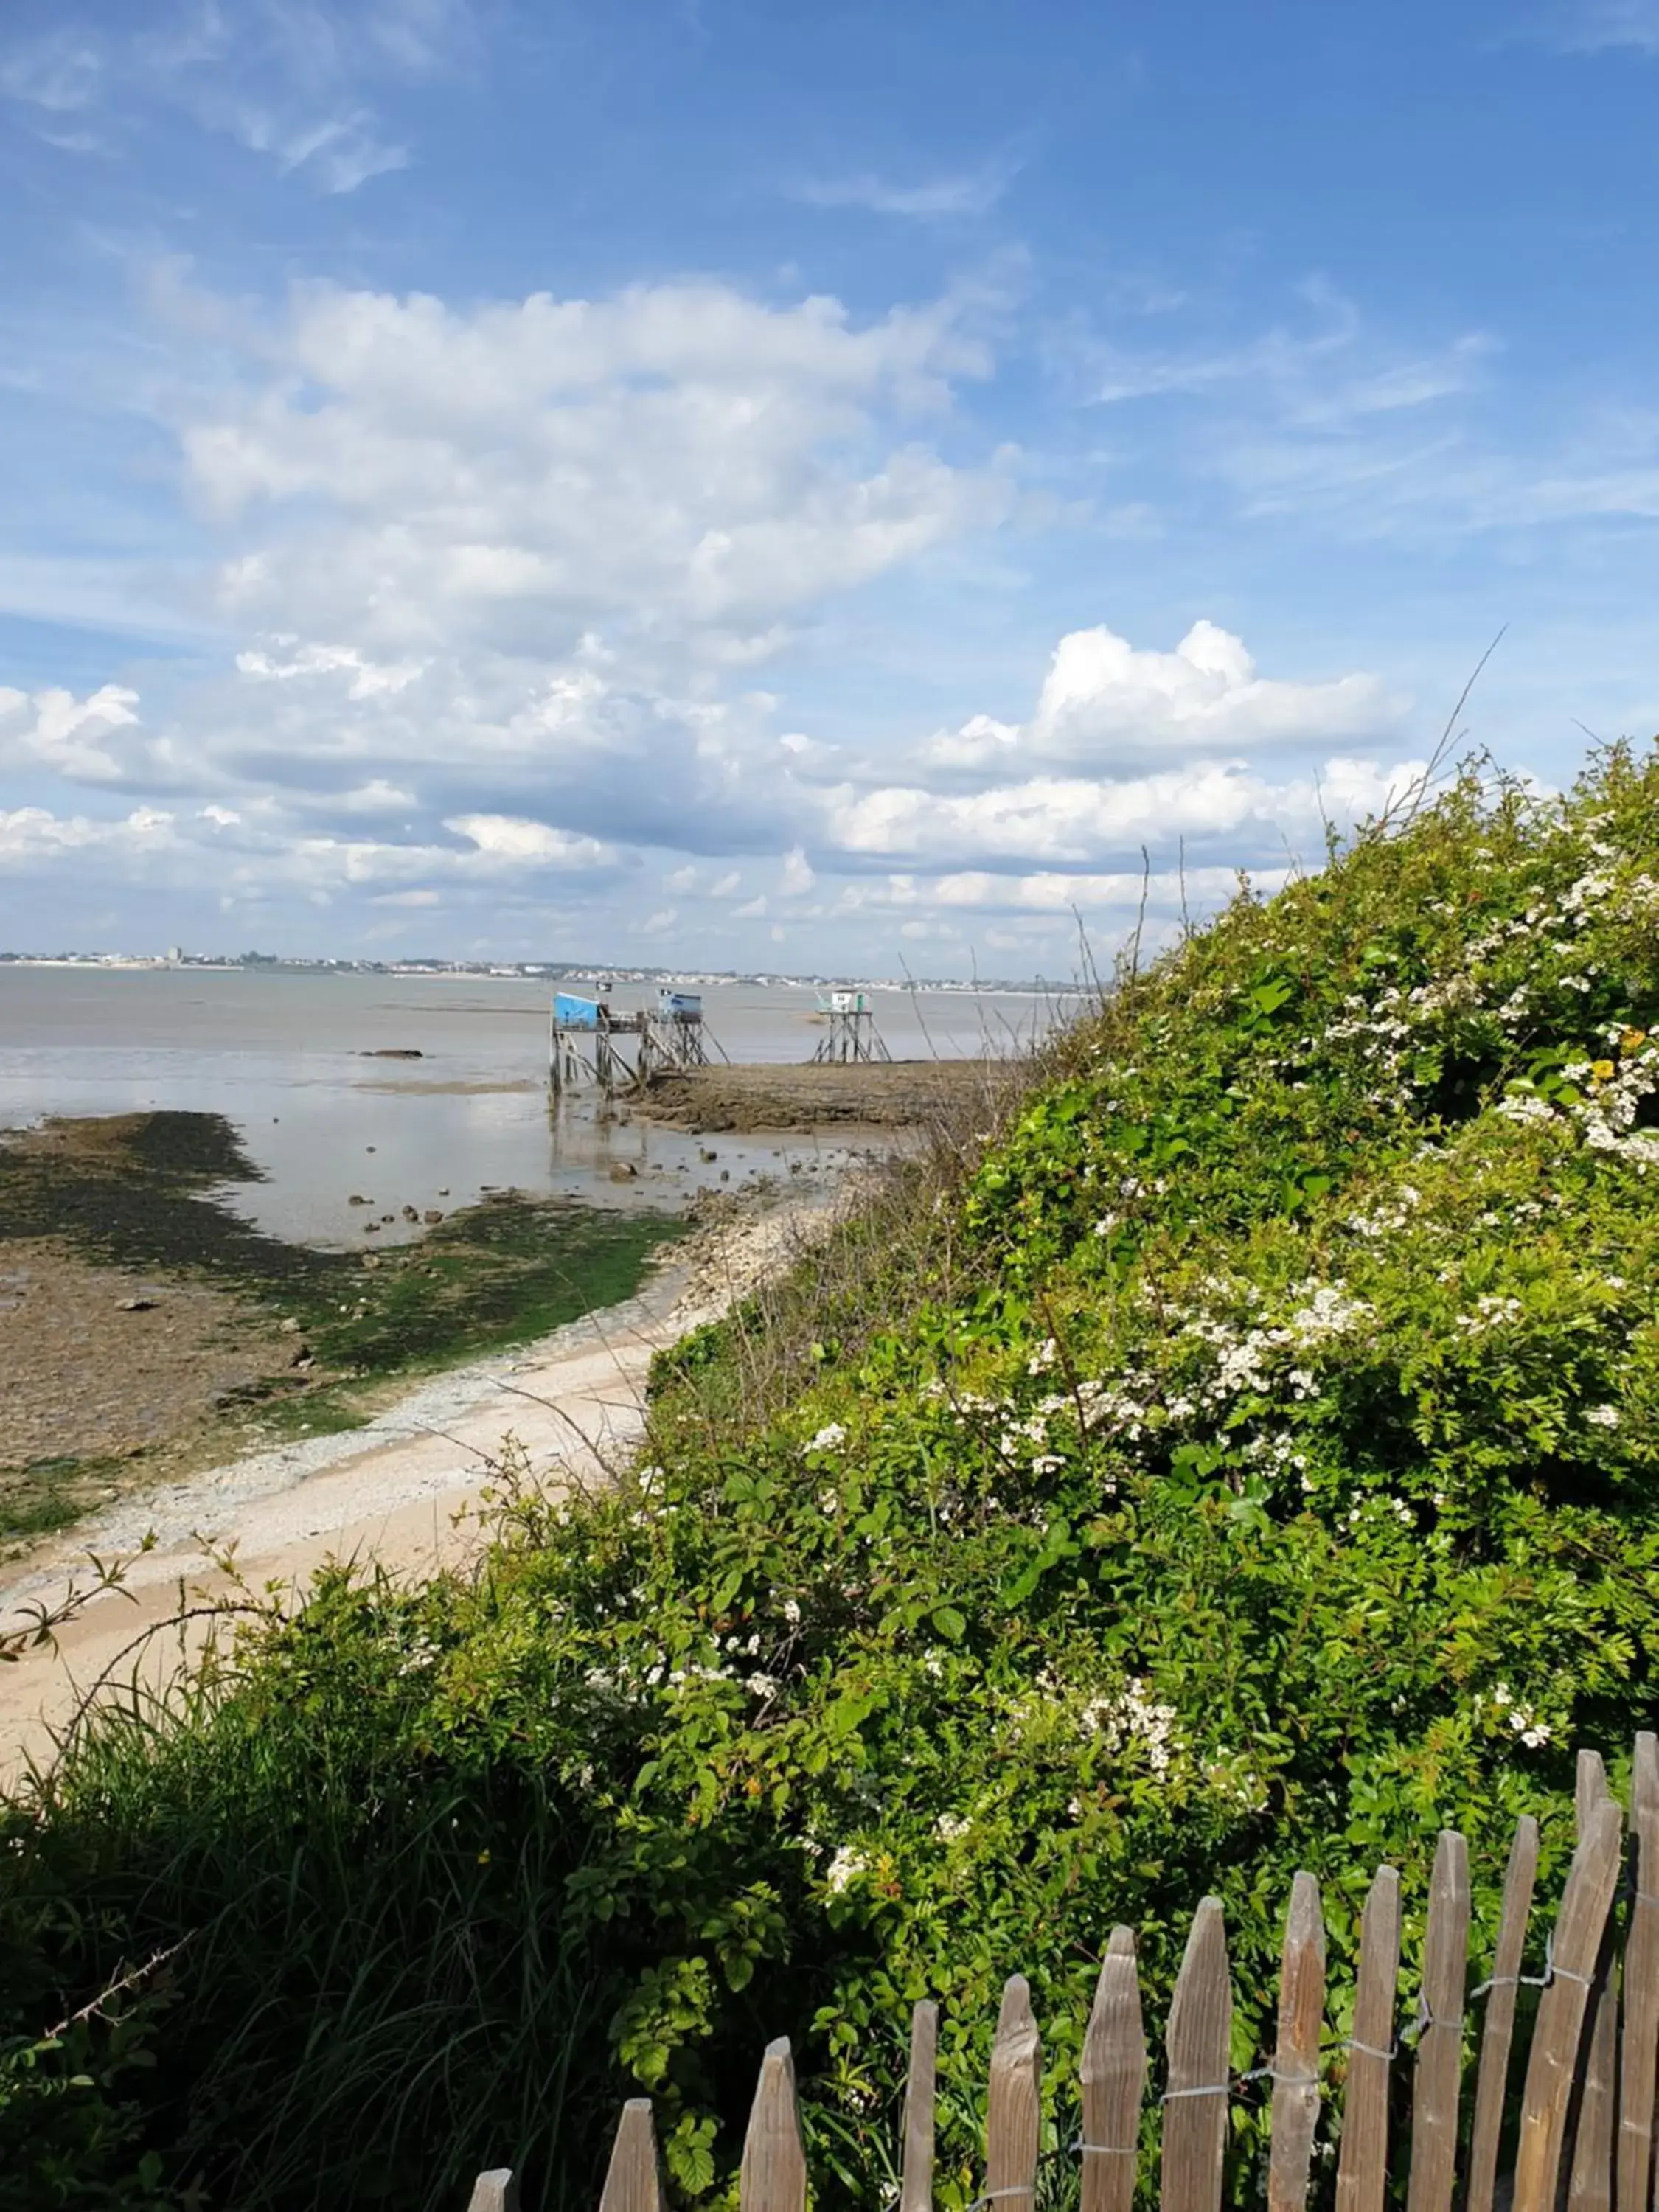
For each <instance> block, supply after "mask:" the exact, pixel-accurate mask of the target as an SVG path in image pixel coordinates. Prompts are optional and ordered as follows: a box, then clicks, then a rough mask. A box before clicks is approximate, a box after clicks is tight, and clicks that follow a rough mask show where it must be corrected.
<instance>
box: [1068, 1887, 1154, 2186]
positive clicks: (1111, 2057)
mask: <svg viewBox="0 0 1659 2212" xmlns="http://www.w3.org/2000/svg"><path fill="white" fill-rule="evenodd" d="M1082 2088H1083V2143H1082V2158H1083V2203H1082V2212H1129V2206H1130V2203H1131V2202H1132V2200H1133V2197H1134V2190H1135V2169H1136V2166H1137V2164H1138V2162H1139V2149H1140V2107H1141V2100H1142V2099H1143V2098H1144V2096H1145V2095H1146V2030H1145V2028H1144V2027H1143V2026H1142V2023H1141V2017H1140V1983H1139V1977H1138V1976H1137V1974H1136V1972H1135V1939H1134V1936H1133V1934H1132V1933H1131V1931H1130V1930H1129V1929H1127V1928H1114V1929H1113V1930H1112V1936H1111V1941H1110V1942H1109V1944H1108V1945H1107V1947H1106V1955H1105V1957H1104V1958H1103V1960H1101V1962H1100V1979H1099V1980H1098V1982H1097V1984H1095V2002H1094V2008H1093V2009H1092V2010H1091V2013H1090V2015H1089V2027H1088V2032H1087V2033H1086V2034H1085V2037H1084V2040H1083V2069H1082Z"/></svg>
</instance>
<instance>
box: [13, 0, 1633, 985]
mask: <svg viewBox="0 0 1659 2212" xmlns="http://www.w3.org/2000/svg"><path fill="white" fill-rule="evenodd" d="M1656 101H1659V0H1538V4H1537V5H1536V6H1533V7H1530V8H1529V7H1528V6H1526V5H1524V4H1523V5H1521V6H1516V5H1513V4H1510V5H1505V6H1503V7H1498V6H1496V5H1492V6H1486V5H1479V4H1468V5H1465V6H1463V7H1462V8H1458V9H1447V8H1445V7H1443V6H1441V7H1435V8H1430V7H1428V6H1426V5H1422V4H1419V3H1418V0H1396V4H1395V6H1393V7H1391V8H1389V9H1371V8H1364V7H1354V8H1347V9H1333V8H1330V7H1329V6H1328V5H1326V6H1317V7H1316V6H1314V5H1311V4H1309V5H1302V4H1294V5H1292V4H1276V5H1272V6H1268V7H1264V8H1258V9H1237V8H1236V7H1223V6H1220V5H1217V4H1207V0H1206V4H1198V0H1164V4H1162V5H1158V6H1152V5H1150V4H1138V5H1133V6H1132V5H1117V6H1113V5H1096V6H1092V7H1083V6H1076V5H1066V4H1058V0H1027V4H1025V5H1024V6H1021V7H1019V8H1018V9H1017V8H1014V7H1012V6H1006V5H990V4H986V3H985V0H968V4H963V0H954V4H951V5H950V6H948V7H947V6H945V5H942V4H933V0H909V4H908V5H906V6H905V7H903V8H902V9H895V8H893V7H891V6H884V7H876V6H870V7H848V6H844V5H840V4H836V0H819V4H815V5H813V6H811V7H806V6H797V5H784V4H773V5H770V6H764V7H763V6H760V5H757V4H753V0H745V4H735V0H675V4H671V5H658V4H654V0H611V4H608V5H605V6H597V5H586V4H580V5H571V6H555V5H544V4H539V0H538V4H533V5H532V0H471V4H469V3H468V0H217V4H212V0H152V4H149V5H147V6H146V7H145V8H143V9H134V8H133V7H131V5H129V4H125V0H121V3H120V4H118V0H10V3H9V6H8V7H7V9H5V11H4V13H3V16H0V202H3V208H4V210H5V219H4V221H3V222H0V484H3V487H4V496H3V499H0V947H9V948H11V949H15V950H46V949H51V948H52V947H56V946H60V945H79V946H98V945H129V946H153V945H165V944H167V943H169V942H174V941H182V942H184V943H185V944H186V945H191V946H196V947H202V948H208V947H216V948H225V949H240V948H242V947H245V946H252V945H258V946H259V947H261V948H264V949H274V950H278V951H331V952H338V953H368V954H374V955H380V956H382V957H392V956H396V955H397V954H398V953H406V952H414V951H442V952H448V953H454V954H476V955H484V956H495V957H532V958H535V957H546V958H563V957H584V956H587V955H592V956H594V957H601V958H605V959H609V960H613V961H621V960H625V959H633V958H637V959H641V960H654V961H660V962H663V963H677V962H678V963H684V964H687V965H692V966H704V965H708V966H728V965H737V966H757V965H761V966H772V967H776V968H781V969H788V968H797V969H799V968H820V967H840V968H849V969H851V968H857V969H873V970H877V971H880V972H890V971H892V970H894V969H896V968H897V967H898V966H899V965H900V963H906V964H908V966H909V967H910V968H911V969H913V970H914V971H915V972H917V973H921V974H949V973H956V974H966V973H970V972H974V971H975V970H977V972H979V973H981V974H1008V975H1026V974H1030V973H1033V972H1038V971H1041V972H1044V973H1048V974H1055V973H1066V972H1069V971H1070V969H1071V968H1072V966H1073V960H1074V951H1073V947H1074V945H1075V939H1076V921H1075V915H1076V914H1077V913H1081V914H1082V915H1083V916H1084V918H1085V921H1086V922H1087V924H1088V926H1089V927H1090V929H1091V933H1094V934H1095V936H1096V937H1097V939H1099V940H1100V941H1101V942H1102V943H1103V945H1109V944H1110V943H1111V942H1112V941H1113V940H1114V939H1115V938H1117V937H1118V936H1119V935H1120V934H1121V932H1122V930H1123V929H1124V928H1125V927H1127V924H1128V921H1129V920H1130V918H1131V917H1132V915H1133V912H1134V910H1135V908H1136V907H1137V905H1138V902H1139V897H1140V878H1141V873H1142V870H1143V866H1145V865H1147V864H1150V866H1151V868H1152V886H1151V893H1150V902H1149V905H1150V913H1151V917H1152V927H1153V928H1154V930H1155V931H1157V930H1159V929H1163V928H1166V927H1169V926H1170V923H1171V921H1172V918H1173V916H1174V915H1175V914H1176V912H1177V911H1178V907H1179V901H1180V881H1179V873H1180V871H1181V869H1182V868H1183V867H1184V870H1185V875H1186V888H1187V893H1188V900H1189V902H1191V903H1193V904H1200V905H1201V904H1203V903H1206V902H1212V901H1213V900H1214V899H1216V898H1218V897H1219V896H1223V895H1224V893H1225V887H1226V886H1227V885H1228V884H1230V883H1231V879H1232V872H1233V871H1234V870H1235V869H1237V868H1238V867H1241V866H1243V867H1247V868H1249V869H1250V870H1252V871H1253V872H1255V873H1256V874H1257V875H1258V877H1259V878H1261V879H1262V880H1263V881H1266V882H1268V883H1271V882H1273V881H1274V880H1277V878H1278V875H1279V872H1282V871H1283V870H1284V868H1285V866H1288V865H1291V862H1292V861H1293V860H1295V859H1297V858H1298V857H1300V858H1304V859H1310V860H1311V859H1313V858H1316V855H1317V854H1318V852H1319V851H1320V849H1321V848H1322V835H1323V832H1322V822H1323V821H1324V820H1325V819H1326V818H1336V819H1339V820H1345V819H1352V818H1354V817H1358V816H1360V815H1363V814H1364V812H1365V811H1367V810H1368V809H1370V808H1373V807H1375V806H1376V805H1378V804H1380V803H1381V802H1382V801H1383V799H1384V798H1385V797H1386V795H1387V793H1388V792H1389V789H1390V788H1391V787H1395V786H1396V785H1397V784H1398V782H1399V781H1400V780H1401V776H1402V775H1405V774H1408V773H1409V763H1412V762H1413V761H1415V760H1419V759H1421V758H1422V757H1424V755H1425V753H1426V752H1427V751H1428V750H1430V749H1431V746H1432V744H1433V742H1434V740H1435V738H1436V737H1437V734H1438V732H1439V729H1440V726H1441V725H1442V723H1443V721H1444V719H1445V717H1446V715H1447V714H1448V713H1449V710H1450V708H1451V704H1452V702H1453V701H1454V700H1455V697H1456V696H1457V694H1458V691H1459V690H1460V689H1461V687H1462V683H1463V681H1464V679H1465V678H1466V677H1467V675H1468V672H1469V671H1470V669H1471V668H1472V667H1473V665H1474V663H1475V661H1476V660H1477V659H1478V658H1479V656H1480V653H1481V652H1482V651H1483V650H1484V648H1485V647H1486V645H1487V644H1488V642H1489V641H1491V640H1492V637H1493V635H1495V634H1496V633H1497V632H1498V629H1500V628H1502V627H1504V626H1505V625H1507V628H1506V629H1505V633H1504V640H1503V642H1502V644H1501V646H1500V647H1499V648H1498V652H1497V653H1496V654H1495V655H1494V657H1493V659H1492V663H1491V665H1490V666H1489V667H1488V669H1487V670H1486V673H1485V674H1484V675H1483V677H1482V678H1481V681H1480V685H1479V686H1478V688H1477V690H1476V692H1475V694H1474V698H1473V700H1472V702H1471V704H1470V707H1469V708H1468V712H1467V714H1466V716H1465V722H1466V726H1467V728H1468V732H1469V738H1470V741H1471V742H1472V743H1477V744H1484V745H1486V746H1488V747H1489V748H1490V749H1491V750H1492V751H1493V752H1494V753H1495V754H1496V755H1497V756H1498V757H1499V758H1500V759H1501V760H1503V761H1504V763H1507V764H1510V765H1512V766H1514V767H1516V768H1520V769H1527V770H1528V771H1530V772H1531V773H1533V774H1534V775H1537V776H1538V777H1540V778H1541V779H1542V780H1543V781H1546V782H1559V781H1562V780H1564V779H1565V778H1566V777H1567V776H1569V775H1571V772H1572V770H1573V768H1574V766H1575V764H1576V763H1577V760H1578V758H1579V757H1581V756H1582V753H1583V749H1584V747H1585V746H1586V744H1588V743H1589V739H1588V738H1587V737H1586V735H1585V731H1586V730H1587V729H1588V730H1589V731H1593V732H1595V733H1596V734H1598V735H1600V736H1603V737H1606V736H1613V735H1616V734H1619V733H1620V732H1627V733H1632V734H1636V735H1639V736H1643V737H1645V736H1647V735H1648V734H1650V732H1652V731H1653V730H1654V729H1655V728H1659V665H1656V647H1655V637H1656V629H1655V623H1654V621H1653V600H1654V595H1655V586H1656V582H1659V537H1656V520H1659V371H1656V368H1655V366H1654V364H1655V361H1656V358H1659V350H1656V338H1659V327H1656V326H1659V284H1656V276H1659V270H1656V266H1655V264H1656V259H1659V226H1656V222H1655V216H1654V206H1655V188H1654V185H1653V183H1652V129H1651V118H1652V115H1653V113H1654V112H1655V109H1656ZM1143 852H1144V853H1145V854H1146V862H1143V858H1142V855H1143Z"/></svg>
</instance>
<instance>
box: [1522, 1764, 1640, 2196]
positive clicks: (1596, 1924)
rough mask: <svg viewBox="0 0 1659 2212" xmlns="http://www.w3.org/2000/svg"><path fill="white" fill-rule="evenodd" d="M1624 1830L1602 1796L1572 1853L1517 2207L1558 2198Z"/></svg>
mask: <svg viewBox="0 0 1659 2212" xmlns="http://www.w3.org/2000/svg"><path fill="white" fill-rule="evenodd" d="M1622 1829H1623V1822H1622V1821H1621V1820H1620V1814H1619V1808H1618V1807H1617V1806H1616V1805H1615V1804H1614V1803H1613V1800H1612V1799H1611V1798H1604V1799H1603V1800H1602V1802H1601V1804H1600V1805H1598V1806H1597V1807H1596V1808H1595V1810H1594V1811H1593V1812H1592V1813H1591V1814H1589V1819H1588V1820H1587V1821H1586V1824H1585V1828H1584V1835H1583V1841H1582V1842H1581V1843H1580V1844H1579V1846H1578V1848H1577V1850H1576V1851H1575V1852H1574V1853H1573V1858H1572V1865H1571V1869H1570V1870H1569V1872H1568V1875H1567V1886H1566V1890H1565V1894H1564V1895H1563V1897H1562V1899H1561V1911H1560V1913H1559V1916H1558V1917H1557V1920H1556V1923H1555V1936H1554V1940H1553V1944H1552V1947H1551V1958H1552V1962H1553V1970H1554V1971H1553V1976H1552V1978H1551V1981H1550V1984H1549V1987H1548V1988H1547V1990H1545V1991H1544V1994H1543V1996H1542V1998H1541V2000H1540V2002H1539V2007H1538V2019H1537V2021H1536V2024H1535V2025H1534V2029H1533V2037H1532V2051H1531V2053H1530V2056H1529V2057H1528V2061H1527V2082H1526V2087H1525V2089H1524V2091H1523V2092H1522V2100H1521V2137H1520V2142H1519V2145H1518V2147H1517V2149H1516V2161H1515V2197H1514V2212H1551V2208H1552V2207H1553V2203H1554V2201H1555V2185H1556V2177H1557V2175H1558V2173H1559V2171H1560V2164H1561V2145H1562V2139H1563V2137H1564V2136H1565V2133H1566V2123H1567V2108H1568V2105H1569V2102H1570V2100H1571V2095H1572V2086H1573V2073H1574V2069H1575V2065H1576V2063H1577V2057H1578V2042H1579V2036H1580V2033H1581V2032H1582V2030H1583V2024H1584V2010H1585V2006H1586V2004H1587V2002H1588V2001H1589V1992H1590V1984H1591V1978H1592V1977H1593V1975H1594V1973H1595V1961H1596V1956H1597V1954H1598V1953H1599V1951H1600V1949H1601V1931H1602V1929H1603V1928H1604V1927H1605V1926H1606V1925H1607V1913H1608V1911H1609V1909H1610V1907H1611V1906H1612V1904H1613V1888H1614V1886H1615V1884H1616V1883H1617V1881H1618V1880H1619V1857H1620V1850H1619V1846H1620V1835H1621V1832H1622Z"/></svg>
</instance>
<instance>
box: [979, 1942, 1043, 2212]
mask: <svg viewBox="0 0 1659 2212" xmlns="http://www.w3.org/2000/svg"><path fill="white" fill-rule="evenodd" d="M1041 2093H1042V2041H1041V2039H1040V2038H1039V2037H1038V2034H1037V2027H1036V2021H1035V2020H1034V2019H1033V2018H1032V2016H1031V1991H1030V1985H1029V1984H1028V1983H1027V1981H1026V1979H1025V1977H1024V1974H1011V1975H1010V1976H1009V1977H1008V1979H1007V1981H1006V1983H1005V1984H1004V1985H1003V1990H1002V2008H1001V2010H1000V2012H999V2013H998V2015H997V2032H996V2039H995V2041H994V2043H993V2044H992V2045H991V2079H990V2093H989V2095H988V2096H987V2100H986V2110H985V2194H986V2195H987V2197H995V2198H996V2199H997V2200H998V2202H999V2204H1001V2203H1004V2202H1006V2204H1007V2207H1008V2212H1031V2208H1032V2207H1033V2205H1035V2203H1036V2168H1037V2150H1038V2147H1039V2143H1040V2142H1041V2136H1042V2094H1041Z"/></svg>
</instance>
